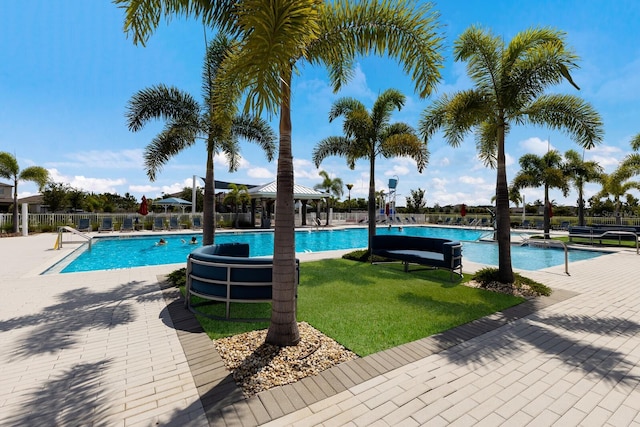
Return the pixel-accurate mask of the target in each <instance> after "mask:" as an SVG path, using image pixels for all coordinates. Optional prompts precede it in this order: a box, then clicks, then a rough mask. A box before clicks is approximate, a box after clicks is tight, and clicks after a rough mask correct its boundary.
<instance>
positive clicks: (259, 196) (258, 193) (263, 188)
mask: <svg viewBox="0 0 640 427" xmlns="http://www.w3.org/2000/svg"><path fill="white" fill-rule="evenodd" d="M277 193H278V188H277V182H276V181H273V182H270V183H268V184H264V185H259V186H257V187H253V188H250V189H249V195H250V196H251V222H252V224H255V215H256V209H255V208H256V203H257V201H258V200H260V201H261V203H262V212H263V214H262V221H261V226H262V228H269V227H270V226H271V209H269V207H270V206H271V205H272V204H273V202H275V199H276V195H277ZM326 197H329V195H328V194H327V193H323V192H322V191H318V190H315V189H313V188H309V187H305V186H304V185H298V184H294V185H293V199H294V200H295V201H296V204H297V202H298V201H299V202H300V203H301V205H300V213H301V216H302V221H301V225H307V215H306V214H307V202H308V201H310V200H322V199H324V198H326Z"/></svg>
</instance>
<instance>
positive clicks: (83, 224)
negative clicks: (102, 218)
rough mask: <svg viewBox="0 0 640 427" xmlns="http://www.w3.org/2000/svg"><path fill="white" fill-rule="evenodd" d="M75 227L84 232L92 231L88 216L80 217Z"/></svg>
mask: <svg viewBox="0 0 640 427" xmlns="http://www.w3.org/2000/svg"><path fill="white" fill-rule="evenodd" d="M77 229H78V231H84V232H89V231H92V227H91V220H89V218H80V221H79V222H78V227H77Z"/></svg>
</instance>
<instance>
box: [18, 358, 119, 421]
mask: <svg viewBox="0 0 640 427" xmlns="http://www.w3.org/2000/svg"><path fill="white" fill-rule="evenodd" d="M110 363H111V361H110V360H109V359H104V360H101V361H99V362H95V363H81V364H77V365H74V366H73V367H72V368H70V369H69V370H67V371H66V372H62V373H61V374H59V375H57V376H56V377H54V378H52V379H49V380H46V381H44V382H42V383H39V384H37V390H36V391H34V392H33V393H32V394H31V396H30V397H28V398H26V400H27V402H26V404H23V405H21V406H20V409H19V410H18V412H17V413H16V414H13V415H8V417H7V419H11V422H12V424H13V425H16V426H18V425H21V426H28V425H32V426H34V425H60V426H62V425H92V426H96V427H103V426H104V427H107V426H108V425H109V422H108V421H107V420H106V417H105V414H106V412H107V409H108V407H109V401H108V400H106V399H104V398H101V396H96V390H97V384H98V383H99V382H100V375H101V373H102V372H104V371H105V369H107V368H108V365H109V364H110Z"/></svg>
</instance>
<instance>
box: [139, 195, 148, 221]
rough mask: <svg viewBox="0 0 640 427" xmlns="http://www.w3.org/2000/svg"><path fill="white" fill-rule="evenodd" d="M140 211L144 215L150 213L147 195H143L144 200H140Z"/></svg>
mask: <svg viewBox="0 0 640 427" xmlns="http://www.w3.org/2000/svg"><path fill="white" fill-rule="evenodd" d="M138 213H139V214H140V215H142V216H145V215H148V214H149V205H148V204H147V198H146V197H145V196H142V201H141V202H140V207H139V208H138Z"/></svg>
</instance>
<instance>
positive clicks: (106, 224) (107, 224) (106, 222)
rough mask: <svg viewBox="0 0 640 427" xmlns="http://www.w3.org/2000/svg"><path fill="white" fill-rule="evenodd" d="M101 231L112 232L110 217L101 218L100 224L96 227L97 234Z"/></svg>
mask: <svg viewBox="0 0 640 427" xmlns="http://www.w3.org/2000/svg"><path fill="white" fill-rule="evenodd" d="M103 231H113V218H111V217H110V216H107V217H104V218H102V224H100V227H98V232H99V233H102V232H103Z"/></svg>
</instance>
